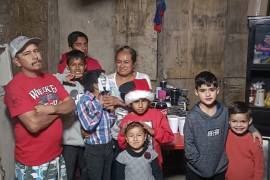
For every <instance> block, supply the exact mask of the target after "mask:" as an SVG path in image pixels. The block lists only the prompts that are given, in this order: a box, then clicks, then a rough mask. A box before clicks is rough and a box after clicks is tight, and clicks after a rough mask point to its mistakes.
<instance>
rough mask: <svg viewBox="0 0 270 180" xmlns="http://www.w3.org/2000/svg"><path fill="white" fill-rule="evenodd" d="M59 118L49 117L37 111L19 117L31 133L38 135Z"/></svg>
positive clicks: (55, 116)
mask: <svg viewBox="0 0 270 180" xmlns="http://www.w3.org/2000/svg"><path fill="white" fill-rule="evenodd" d="M57 117H58V116H57V115H48V114H46V113H38V112H36V111H29V112H26V113H23V114H21V115H19V116H18V118H19V120H20V121H21V122H22V123H23V125H24V126H25V128H26V129H27V130H28V131H29V132H30V133H37V132H39V131H40V130H42V129H44V128H46V127H48V126H49V125H50V124H51V123H52V122H53V121H54V120H55V119H56V118H57Z"/></svg>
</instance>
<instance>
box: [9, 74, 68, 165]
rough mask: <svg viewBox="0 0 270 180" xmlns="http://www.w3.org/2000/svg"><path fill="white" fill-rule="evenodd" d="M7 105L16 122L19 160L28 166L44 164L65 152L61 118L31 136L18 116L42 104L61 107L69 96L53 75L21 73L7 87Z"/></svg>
mask: <svg viewBox="0 0 270 180" xmlns="http://www.w3.org/2000/svg"><path fill="white" fill-rule="evenodd" d="M5 92H6V94H5V104H6V106H7V108H8V109H9V112H10V116H11V117H12V118H13V120H14V134H15V158H16V161H18V162H20V163H22V164H24V165H27V166H38V165H41V164H44V163H46V162H48V161H50V160H52V159H54V158H55V157H57V156H59V155H60V154H61V152H62V121H61V119H60V118H58V119H56V120H55V121H53V123H52V124H51V125H50V126H49V127H47V128H45V129H43V130H41V131H40V132H38V133H35V134H32V133H30V132H29V131H28V130H27V129H26V128H25V127H24V125H23V124H22V123H21V121H20V120H19V119H18V118H17V116H18V115H21V114H24V113H26V112H29V111H33V110H34V107H35V106H36V105H38V104H42V105H49V104H50V105H51V104H57V103H59V101H62V100H63V99H65V98H66V97H67V96H68V93H67V92H66V90H65V89H64V88H63V86H62V85H61V83H60V82H59V81H58V80H57V79H56V78H55V77H54V76H53V75H51V74H47V73H45V74H42V75H41V76H39V77H35V78H32V77H27V76H25V75H24V74H23V73H17V74H16V75H15V76H14V78H13V79H12V80H11V81H10V82H9V83H8V85H7V86H6V87H5Z"/></svg>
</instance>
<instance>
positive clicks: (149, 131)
mask: <svg viewBox="0 0 270 180" xmlns="http://www.w3.org/2000/svg"><path fill="white" fill-rule="evenodd" d="M141 124H142V125H143V127H144V129H146V131H147V132H148V133H149V134H150V135H151V136H153V135H154V129H153V128H151V127H150V126H149V125H148V124H146V123H144V122H141Z"/></svg>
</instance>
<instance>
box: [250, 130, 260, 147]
mask: <svg viewBox="0 0 270 180" xmlns="http://www.w3.org/2000/svg"><path fill="white" fill-rule="evenodd" d="M251 134H252V137H253V141H254V142H255V141H256V138H257V139H258V140H259V142H260V145H262V144H263V139H262V135H261V134H260V133H259V131H255V132H253V133H251Z"/></svg>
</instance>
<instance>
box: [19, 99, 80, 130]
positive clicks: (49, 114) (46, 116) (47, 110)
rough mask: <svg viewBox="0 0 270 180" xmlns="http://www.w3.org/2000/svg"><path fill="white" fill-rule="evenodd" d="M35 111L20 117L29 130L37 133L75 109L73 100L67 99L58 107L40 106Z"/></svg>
mask: <svg viewBox="0 0 270 180" xmlns="http://www.w3.org/2000/svg"><path fill="white" fill-rule="evenodd" d="M35 109H36V110H35V111H29V112H26V113H23V114H21V115H19V116H18V118H19V119H20V120H21V122H22V123H23V124H24V126H25V127H26V128H27V130H28V131H29V132H31V133H37V132H39V131H40V130H42V129H44V128H46V127H48V126H49V125H50V124H51V123H52V122H53V121H54V120H55V119H56V118H57V117H58V115H62V114H68V113H70V112H71V111H73V110H74V109H75V103H74V101H73V100H72V98H70V97H67V98H65V99H64V100H63V101H62V102H61V103H59V104H57V105H38V106H36V107H35Z"/></svg>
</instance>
